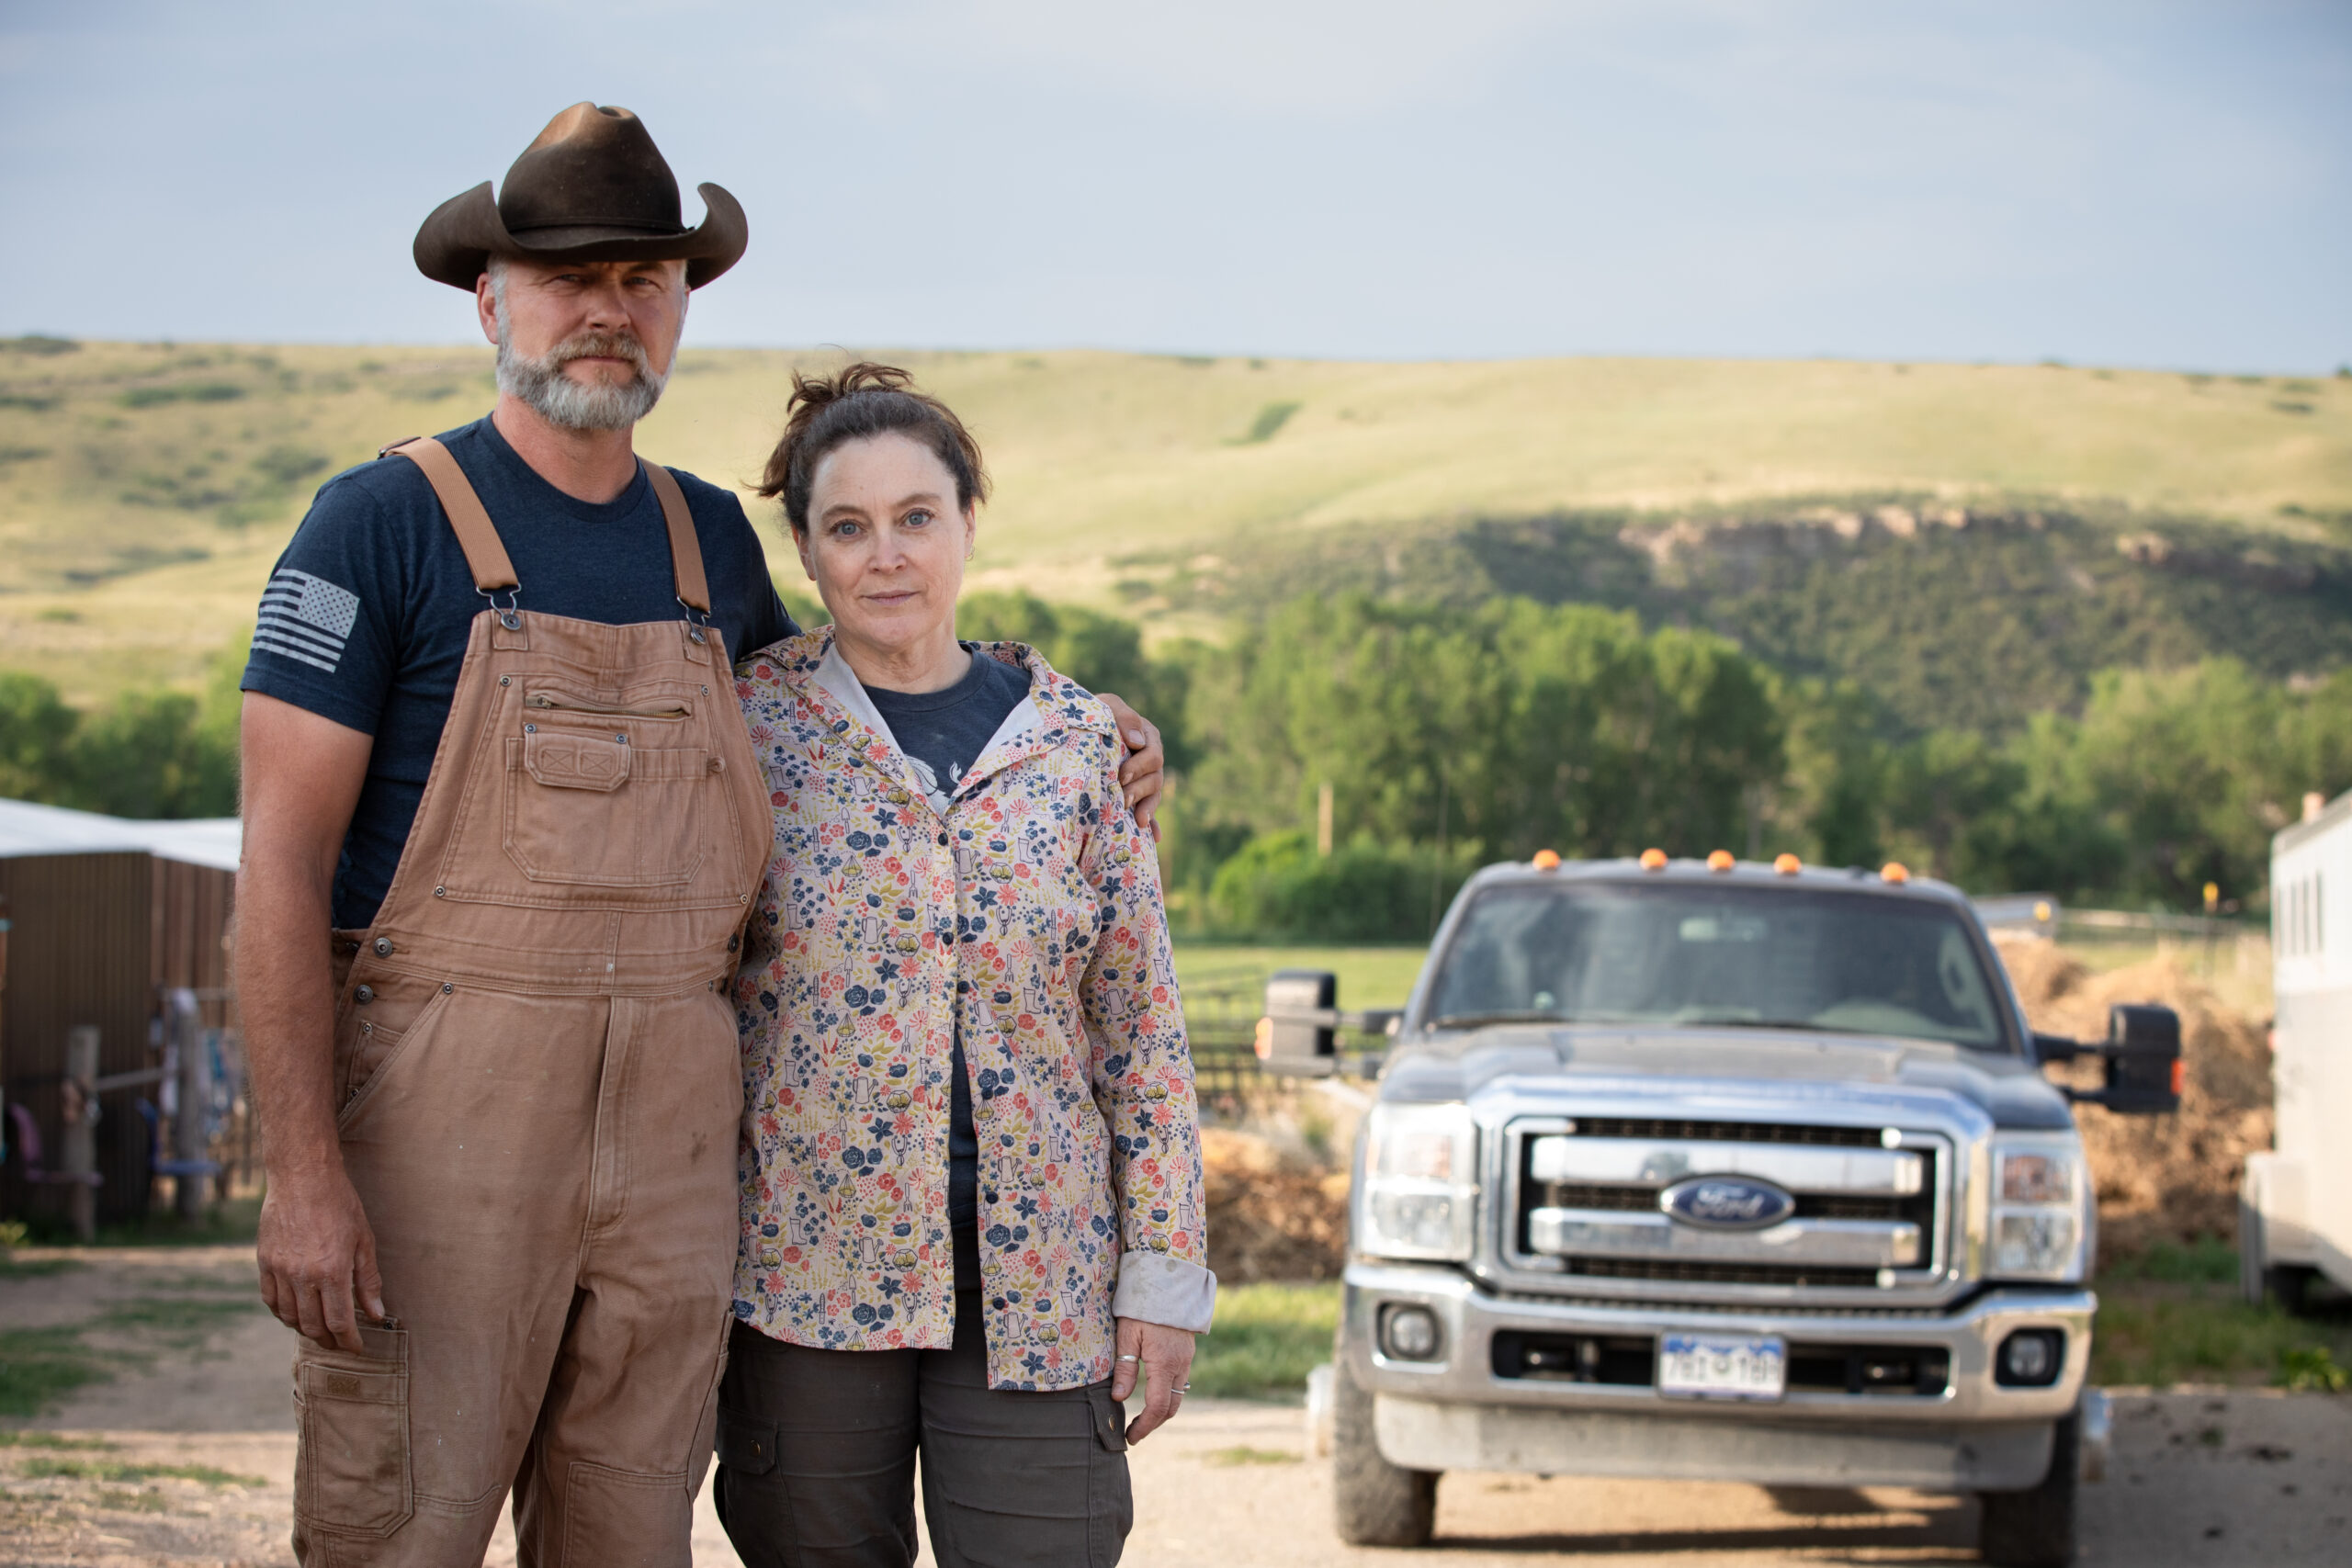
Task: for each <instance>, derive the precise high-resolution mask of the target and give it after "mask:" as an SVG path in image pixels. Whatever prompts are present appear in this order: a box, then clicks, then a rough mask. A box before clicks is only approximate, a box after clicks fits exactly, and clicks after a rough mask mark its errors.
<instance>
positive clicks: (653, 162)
mask: <svg viewBox="0 0 2352 1568" xmlns="http://www.w3.org/2000/svg"><path fill="white" fill-rule="evenodd" d="M695 189H696V190H698V191H700V192H701V193H702V201H703V207H704V209H705V210H704V213H703V220H702V222H701V224H700V225H699V226H698V227H696V228H693V229H689V228H687V227H686V226H685V221H684V219H683V218H682V217H681V216H680V215H679V211H678V178H677V176H676V175H673V174H672V173H671V172H670V165H669V164H668V163H667V162H666V161H665V160H664V159H663V158H662V153H661V152H660V151H659V150H658V149H657V148H655V146H654V145H653V138H652V137H651V136H650V135H648V134H647V132H646V130H645V122H644V121H642V120H640V119H639V118H637V116H635V115H633V114H631V113H629V112H628V110H627V109H623V108H606V107H603V106H601V105H597V104H574V105H572V106H571V107H570V108H568V109H566V110H564V111H563V112H562V113H561V114H560V115H558V116H556V117H555V118H553V119H551V120H549V121H548V128H547V129H546V130H542V131H540V132H539V138H538V140H537V141H534V142H532V143H531V144H530V145H529V146H528V147H526V148H525V149H523V155H522V156H521V157H519V158H517V159H515V166H514V167H513V168H511V169H508V170H507V171H506V182H505V184H504V185H503V186H501V187H500V189H499V192H498V198H497V199H496V200H495V201H493V200H492V199H491V195H490V182H489V181H488V180H484V181H482V183H481V184H480V185H478V186H474V188H473V189H471V190H469V191H468V192H466V194H465V195H463V196H453V197H450V198H449V199H448V200H447V201H445V202H443V203H442V204H441V205H440V206H438V207H436V208H435V209H433V216H431V217H430V218H427V219H426V220H424V227H423V228H422V229H419V230H418V231H416V270H417V271H419V272H421V273H423V274H424V276H427V277H429V278H431V279H433V281H434V282H435V283H446V284H447V285H449V286H450V287H451V288H463V289H467V290H469V291H470V290H471V289H472V288H473V286H474V281H475V279H477V278H479V277H481V275H482V269H483V268H484V267H485V266H487V265H489V262H490V258H491V257H492V256H515V257H518V258H520V259H523V260H526V261H537V262H566V261H673V260H683V261H684V262H685V263H686V287H687V288H701V287H702V286H703V285H704V284H706V283H708V282H709V281H710V280H711V279H713V278H715V277H717V276H718V275H719V274H720V273H722V272H725V271H726V270H727V269H728V268H729V267H730V266H733V265H735V264H736V263H737V262H738V261H740V260H741V259H742V255H743V247H744V245H745V244H746V243H749V242H750V239H751V227H750V225H749V224H747V223H746V222H745V221H744V220H743V209H742V206H741V204H740V203H739V202H737V201H736V199H735V198H734V197H731V196H729V195H728V194H727V192H726V191H725V190H724V189H723V188H722V187H720V186H714V185H705V186H695Z"/></svg>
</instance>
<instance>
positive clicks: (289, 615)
mask: <svg viewBox="0 0 2352 1568" xmlns="http://www.w3.org/2000/svg"><path fill="white" fill-rule="evenodd" d="M358 618H359V596H358V595H357V594H356V593H354V592H351V591H350V590H349V589H347V588H343V587H339V586H337V585H336V584H334V583H332V582H329V581H327V580H326V579H325V578H323V577H318V576H314V575H312V574H311V573H310V572H307V571H297V570H294V568H292V567H290V566H281V567H279V568H278V569H277V574H276V575H275V576H273V577H271V578H270V580H269V586H268V587H267V588H266V589H265V590H263V592H262V596H261V616H260V619H259V620H258V621H256V622H255V624H254V648H255V649H261V650H263V651H266V652H269V653H274V654H277V656H279V657H280V658H283V659H291V660H295V661H297V662H298V663H302V664H307V665H310V666H311V668H312V669H314V670H323V671H326V672H327V673H328V674H330V675H332V674H334V672H335V669H336V667H337V666H338V665H340V664H341V663H342V662H343V647H344V644H345V642H346V641H348V640H349V638H350V637H351V627H352V624H353V623H354V622H355V621H356V620H358Z"/></svg>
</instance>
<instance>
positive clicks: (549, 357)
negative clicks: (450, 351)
mask: <svg viewBox="0 0 2352 1568" xmlns="http://www.w3.org/2000/svg"><path fill="white" fill-rule="evenodd" d="M505 314H506V313H505V311H503V310H501V311H500V312H499V323H498V389H499V390H500V391H502V392H503V393H505V394H506V395H507V396H509V397H512V398H515V399H517V400H520V401H522V402H523V403H525V404H526V405H528V406H529V407H530V408H531V409H532V410H533V411H535V412H537V414H538V415H539V417H540V418H542V419H544V420H546V421H547V422H548V423H549V424H552V425H556V426H558V427H560V428H561V429H564V430H627V429H628V427H629V426H631V425H633V424H635V423H637V422H638V421H639V420H640V419H643V418H644V417H645V416H646V415H647V414H649V413H651V412H653V405H654V404H655V403H657V402H660V401H661V400H662V387H663V386H665V385H666V384H667V383H668V381H669V379H670V378H668V377H667V376H657V375H655V374H654V373H653V367H652V364H651V362H650V361H649V360H648V359H647V358H646V357H645V348H644V346H643V345H642V344H639V342H638V341H637V339H636V338H634V337H632V336H628V335H625V334H622V333H580V334H579V335H578V336H576V337H571V338H567V339H565V340H564V341H563V342H561V343H560V344H556V345H555V347H554V348H552V349H550V350H548V353H547V354H546V355H543V356H542V357H540V358H537V359H531V358H527V357H526V356H525V355H520V354H517V353H515V340H514V337H513V335H512V334H511V333H508V332H507V330H506V321H505ZM597 356H610V357H612V358H615V359H626V360H628V362H629V363H630V364H631V365H632V366H634V367H636V369H637V374H636V375H635V376H634V377H632V378H630V379H628V380H627V381H624V382H621V383H620V384H618V385H612V384H608V383H597V384H595V385H591V386H583V385H582V384H581V383H580V382H578V381H575V380H573V379H572V378H571V377H569V376H566V375H565V374H564V373H563V367H565V366H566V365H569V364H570V363H571V361H573V360H575V359H584V358H590V357H597Z"/></svg>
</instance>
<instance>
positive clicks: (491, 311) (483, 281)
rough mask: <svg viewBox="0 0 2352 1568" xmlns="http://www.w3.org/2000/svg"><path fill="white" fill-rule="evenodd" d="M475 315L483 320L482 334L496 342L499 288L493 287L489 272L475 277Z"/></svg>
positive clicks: (493, 342)
mask: <svg viewBox="0 0 2352 1568" xmlns="http://www.w3.org/2000/svg"><path fill="white" fill-rule="evenodd" d="M474 315H475V317H476V318H477V319H478V320H480V321H481V335H482V336H483V337H485V338H488V339H489V340H490V341H491V343H492V344H496V343H497V342H498V290H497V289H496V288H492V285H491V281H490V274H489V273H487V272H485V273H483V274H482V275H481V276H480V277H477V278H475V279H474Z"/></svg>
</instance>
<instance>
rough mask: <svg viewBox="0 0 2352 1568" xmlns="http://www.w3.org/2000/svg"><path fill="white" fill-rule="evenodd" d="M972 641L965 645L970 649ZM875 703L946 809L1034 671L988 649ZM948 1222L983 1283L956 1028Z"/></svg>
mask: <svg viewBox="0 0 2352 1568" xmlns="http://www.w3.org/2000/svg"><path fill="white" fill-rule="evenodd" d="M971 646H972V645H971V644H970V643H966V644H965V645H964V647H965V649H967V651H968V650H969V649H971ZM865 694H866V695H867V696H868V697H870V698H872V699H873V702H874V711H875V712H876V713H878V714H880V715H881V716H882V722H883V723H885V724H887V725H888V726H889V727H890V735H891V738H892V739H895V740H897V741H898V743H899V750H901V751H904V752H905V753H906V754H907V755H908V756H909V757H910V758H911V759H912V760H913V761H914V763H915V765H916V767H917V769H918V770H920V771H921V772H922V773H924V774H925V775H927V776H925V777H924V778H922V780H920V781H919V782H921V783H922V784H924V785H925V786H926V788H925V791H924V793H925V794H927V795H930V796H931V797H932V799H933V802H934V803H935V804H937V805H938V806H939V807H940V808H941V809H942V810H943V811H944V809H945V807H946V802H947V797H948V796H950V795H954V794H955V793H956V785H957V784H960V783H962V782H963V778H964V775H965V774H966V773H969V772H971V771H972V764H973V763H975V762H977V761H979V760H980V751H981V750H982V749H983V748H985V747H986V746H987V745H988V743H989V740H991V739H994V738H995V735H996V732H997V730H998V729H999V728H1001V726H1002V725H1003V723H1004V721H1005V719H1006V717H1007V716H1010V715H1011V714H1012V710H1013V709H1014V708H1017V707H1019V706H1020V705H1021V701H1022V699H1023V697H1026V696H1027V695H1028V694H1029V676H1028V673H1027V672H1026V671H1021V670H1016V669H1014V668H1013V667H1012V665H1010V664H1006V663H1004V662H1003V661H1001V660H995V659H991V658H989V656H988V655H986V654H984V653H975V654H973V655H972V667H971V668H970V669H969V670H967V671H965V672H964V677H963V679H962V680H960V681H957V682H956V683H955V684H954V685H952V686H948V687H944V688H943V689H941V690H939V691H936V692H888V691H884V690H883V689H882V688H881V687H879V686H868V687H866V688H865ZM947 1074H948V1082H949V1083H950V1084H951V1085H952V1086H953V1087H952V1088H951V1089H949V1091H948V1101H947V1224H948V1226H949V1229H950V1232H951V1234H952V1235H953V1238H954V1248H955V1256H956V1289H958V1290H966V1291H972V1290H978V1289H979V1284H980V1243H979V1214H980V1139H979V1134H978V1131H977V1130H976V1129H975V1127H974V1126H973V1123H972V1086H971V1085H970V1083H969V1082H967V1074H966V1069H965V1066H964V1032H963V1031H962V1030H961V1029H960V1028H959V1029H957V1030H956V1039H955V1043H954V1045H953V1046H952V1047H950V1051H949V1058H948V1068H947Z"/></svg>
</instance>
